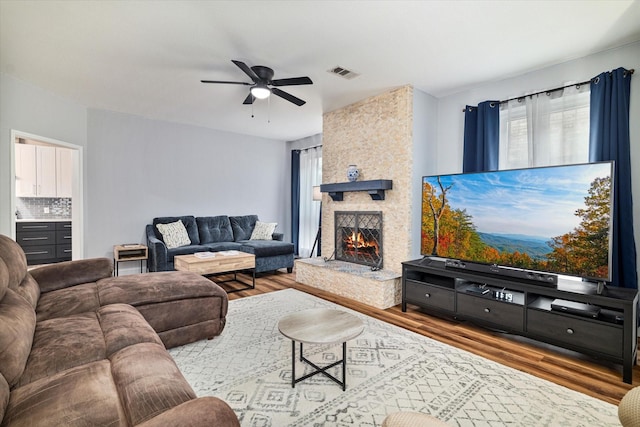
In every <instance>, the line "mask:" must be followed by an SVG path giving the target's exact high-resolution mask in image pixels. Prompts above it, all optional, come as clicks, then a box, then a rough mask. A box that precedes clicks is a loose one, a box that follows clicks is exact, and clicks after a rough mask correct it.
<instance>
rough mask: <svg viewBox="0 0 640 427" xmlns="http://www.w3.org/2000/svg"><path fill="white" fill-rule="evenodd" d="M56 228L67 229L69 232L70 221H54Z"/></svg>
mask: <svg viewBox="0 0 640 427" xmlns="http://www.w3.org/2000/svg"><path fill="white" fill-rule="evenodd" d="M55 224H56V230H69V233H71V221H61V222H56V223H55Z"/></svg>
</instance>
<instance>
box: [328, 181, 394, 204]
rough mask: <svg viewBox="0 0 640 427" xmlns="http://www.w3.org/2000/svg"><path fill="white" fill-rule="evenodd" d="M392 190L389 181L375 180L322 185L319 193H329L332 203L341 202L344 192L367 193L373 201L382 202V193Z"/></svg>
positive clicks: (391, 184) (391, 182) (391, 183)
mask: <svg viewBox="0 0 640 427" xmlns="http://www.w3.org/2000/svg"><path fill="white" fill-rule="evenodd" d="M392 188H393V181H391V180H390V179H375V180H372V181H353V182H339V183H336V184H322V185H320V191H321V192H323V193H329V196H331V198H332V199H333V201H334V202H341V201H342V199H343V195H344V193H345V192H351V191H367V192H368V193H369V195H370V196H371V199H373V200H384V191H385V190H391V189H392Z"/></svg>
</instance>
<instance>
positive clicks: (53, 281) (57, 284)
mask: <svg viewBox="0 0 640 427" xmlns="http://www.w3.org/2000/svg"><path fill="white" fill-rule="evenodd" d="M29 273H30V274H31V275H32V276H33V278H34V279H35V280H36V282H38V285H39V286H40V291H41V292H43V293H45V292H49V291H55V290H56V289H62V288H68V287H70V286H74V285H82V284H84V283H91V282H95V281H96V280H99V279H103V278H105V277H110V276H111V275H112V274H113V261H112V260H110V259H109V258H90V259H80V260H74V261H64V262H58V263H55V264H50V265H45V266H42V267H38V268H34V269H33V270H29Z"/></svg>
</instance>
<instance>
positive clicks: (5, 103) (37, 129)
mask: <svg viewBox="0 0 640 427" xmlns="http://www.w3.org/2000/svg"><path fill="white" fill-rule="evenodd" d="M11 130H18V131H22V132H25V133H30V134H33V135H38V136H44V137H47V138H51V139H56V140H59V141H64V142H68V143H70V144H74V145H78V146H81V147H86V146H87V109H86V107H84V106H83V105H80V104H78V103H76V102H74V101H71V100H69V99H65V98H62V97H60V96H57V95H56V94H54V93H51V92H48V91H46V90H44V89H41V88H39V87H36V86H33V85H30V84H28V83H25V82H23V81H21V80H17V79H15V78H13V77H10V76H8V75H6V74H4V73H0V233H2V234H5V235H8V236H11V235H12V230H11V216H12V215H14V212H11V170H12V165H11V144H12V143H13V141H11ZM85 153H86V151H85ZM85 188H86V187H85ZM74 207H75V206H74ZM85 230H86V229H85ZM85 233H86V231H85Z"/></svg>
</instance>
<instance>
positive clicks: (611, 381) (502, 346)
mask: <svg viewBox="0 0 640 427" xmlns="http://www.w3.org/2000/svg"><path fill="white" fill-rule="evenodd" d="M226 286H228V285H225V287H226ZM288 288H293V289H297V290H299V291H303V292H307V293H309V294H312V295H315V296H317V297H320V298H323V299H325V300H328V301H331V302H334V303H336V304H340V305H342V306H344V307H348V308H350V309H352V310H356V311H359V312H361V313H363V314H366V315H368V316H371V317H374V318H376V319H379V320H383V321H385V322H388V323H392V324H394V325H397V326H400V327H402V328H405V329H408V330H411V331H413V332H416V333H418V334H421V335H424V336H427V337H429V338H433V339H435V340H438V341H440V342H443V343H446V344H449V345H451V346H454V347H457V348H460V349H463V350H467V351H469V352H472V353H475V354H477V355H479V356H482V357H485V358H487V359H491V360H493V361H496V362H498V363H501V364H503V365H507V366H510V367H512V368H515V369H518V370H520V371H523V372H527V373H529V374H531V375H535V376H537V377H540V378H544V379H546V380H549V381H552V382H554V383H556V384H559V385H561V386H564V387H567V388H569V389H573V390H576V391H579V392H581V393H584V394H587V395H589V396H593V397H595V398H598V399H601V400H604V401H606V402H609V403H613V404H615V405H617V404H618V403H619V402H620V399H622V397H623V396H624V394H625V393H626V392H627V391H628V390H629V389H630V388H631V387H632V386H631V385H629V384H625V383H624V382H623V381H622V366H621V365H616V364H612V363H608V362H604V361H597V360H594V359H591V358H589V357H587V356H584V355H581V354H579V353H575V352H570V351H568V350H564V349H559V348H557V347H552V346H546V345H545V344H541V343H538V342H535V341H531V340H528V339H525V338H522V337H517V336H514V335H510V334H505V333H501V332H494V331H489V330H486V329H483V328H479V327H476V326H474V325H473V324H471V323H467V322H460V321H456V320H453V319H446V318H439V317H434V316H431V315H428V314H425V313H422V312H420V311H419V310H418V309H417V307H415V306H409V308H408V309H407V312H406V313H403V312H402V310H401V308H400V305H397V306H395V307H391V308H388V309H386V310H381V309H377V308H375V307H371V306H369V305H366V304H363V303H360V302H358V301H355V300H352V299H349V298H344V297H340V296H337V295H334V294H332V293H329V292H326V291H322V290H319V289H315V288H313V287H310V286H306V285H303V284H300V283H297V282H296V281H295V272H294V273H291V274H288V273H284V272H278V273H275V274H270V275H262V276H260V277H257V278H256V288H255V289H251V290H246V291H241V292H235V293H230V294H229V300H234V299H238V298H243V297H247V296H251V295H260V294H264V293H268V292H273V291H278V290H282V289H288ZM633 384H634V385H636V386H637V385H640V366H635V367H634V370H633Z"/></svg>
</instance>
